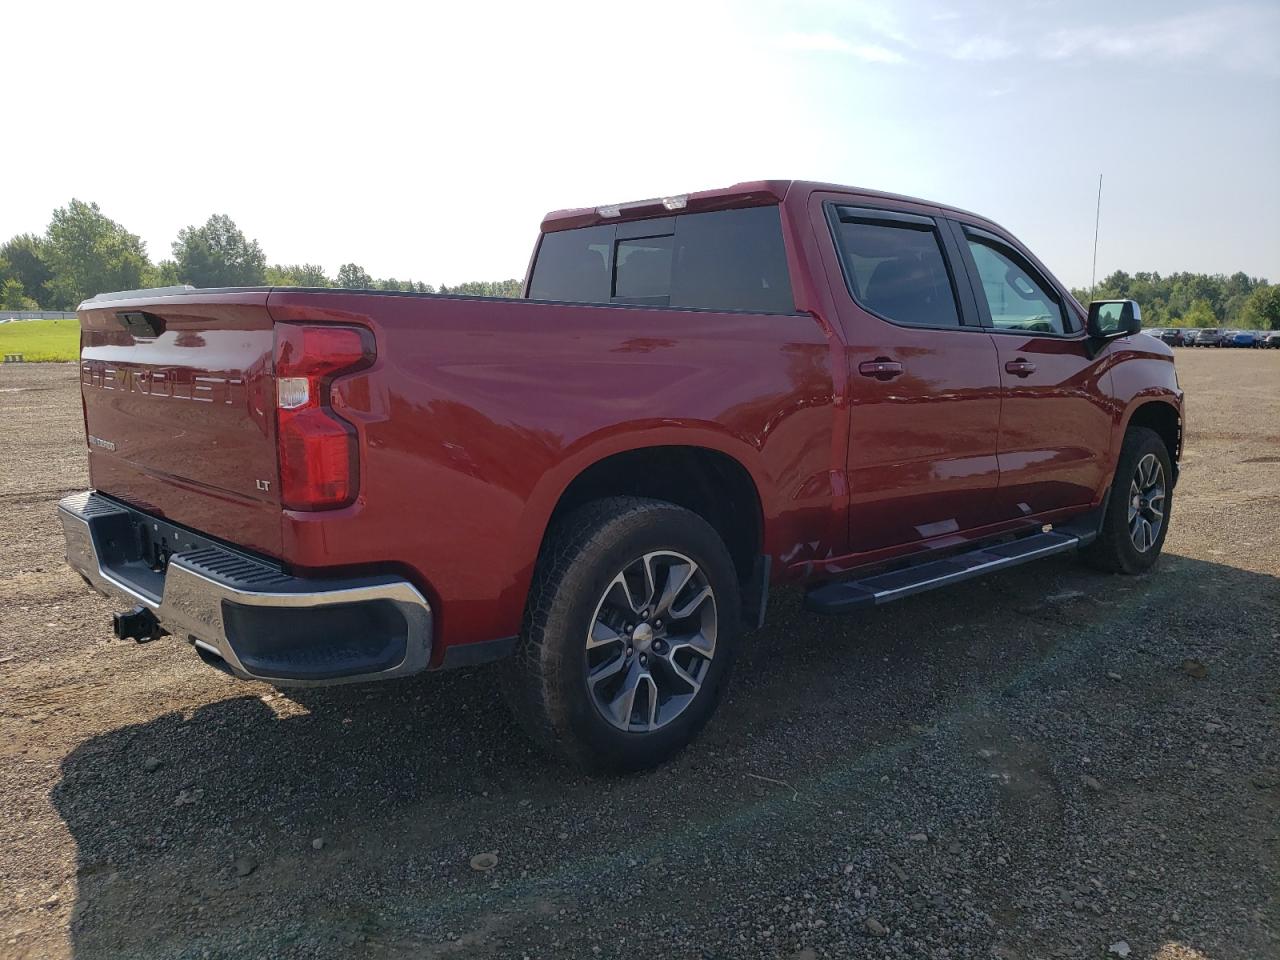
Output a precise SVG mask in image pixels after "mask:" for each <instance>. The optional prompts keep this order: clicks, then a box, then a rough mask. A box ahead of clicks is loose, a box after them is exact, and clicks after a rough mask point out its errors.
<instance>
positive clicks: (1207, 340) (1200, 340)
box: [1195, 327, 1222, 347]
mask: <svg viewBox="0 0 1280 960" xmlns="http://www.w3.org/2000/svg"><path fill="white" fill-rule="evenodd" d="M1195 345H1196V346H1197V347H1220V346H1222V331H1221V330H1219V329H1218V328H1217V327H1205V328H1204V329H1203V330H1198V331H1196V342H1195Z"/></svg>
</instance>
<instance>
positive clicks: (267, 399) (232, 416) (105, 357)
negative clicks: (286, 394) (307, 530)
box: [80, 291, 280, 556]
mask: <svg viewBox="0 0 1280 960" xmlns="http://www.w3.org/2000/svg"><path fill="white" fill-rule="evenodd" d="M266 302H267V294H266V293H265V292H262V291H258V292H247V293H213V294H210V293H204V292H202V293H198V294H192V295H186V296H179V297H167V298H164V299H163V300H158V301H157V300H147V301H114V302H111V303H110V305H109V306H107V307H101V308H96V309H89V310H82V311H81V315H80V326H81V334H80V383H81V387H80V390H81V395H82V397H83V399H84V408H85V424H86V430H87V433H88V434H89V436H90V437H96V438H98V439H99V440H101V441H104V442H105V443H106V444H112V445H114V447H115V449H114V450H112V449H108V448H107V447H105V446H103V445H97V444H93V443H91V444H90V446H89V480H90V482H91V483H92V484H93V486H94V487H95V488H96V489H98V490H102V491H105V492H107V493H110V494H112V495H113V496H117V497H119V498H120V499H122V500H126V501H128V502H130V503H132V504H134V505H135V506H137V507H139V508H140V509H143V510H146V511H148V512H151V513H156V514H159V515H160V516H163V517H168V518H171V519H173V520H174V521H176V522H179V523H183V524H185V525H187V526H190V527H193V528H195V529H197V530H200V531H202V532H204V533H207V534H209V535H211V536H214V537H218V538H220V539H223V540H227V541H230V542H232V543H236V544H240V545H241V546H244V547H247V548H249V549H251V550H256V551H259V552H261V553H267V554H271V555H273V556H275V555H279V553H280V506H279V500H278V498H277V497H276V495H275V489H276V485H275V482H274V480H275V476H276V442H275V382H274V379H273V377H272V369H271V348H272V342H273V337H274V333H273V324H272V321H271V317H270V316H269V315H268V314H267V310H266ZM142 309H146V310H147V311H148V312H151V313H153V314H155V315H157V316H159V317H160V318H161V319H162V320H163V321H164V324H165V329H164V332H163V333H161V334H160V336H158V337H156V338H155V339H154V340H148V339H143V340H136V339H134V337H133V336H132V335H131V334H130V333H129V331H127V330H126V329H125V328H124V327H123V326H121V324H120V323H119V322H118V320H117V318H116V315H117V313H118V312H119V311H125V310H142ZM258 480H263V481H265V482H266V483H267V484H268V487H269V489H268V490H266V491H263V490H260V489H259V488H258V484H257V481H258Z"/></svg>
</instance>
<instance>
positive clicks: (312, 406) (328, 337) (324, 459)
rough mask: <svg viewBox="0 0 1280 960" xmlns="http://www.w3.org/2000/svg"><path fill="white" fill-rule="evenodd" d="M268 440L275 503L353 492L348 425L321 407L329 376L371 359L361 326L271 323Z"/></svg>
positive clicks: (343, 497) (312, 506)
mask: <svg viewBox="0 0 1280 960" xmlns="http://www.w3.org/2000/svg"><path fill="white" fill-rule="evenodd" d="M275 332H276V351H275V374H276V443H277V444H278V446H279V459H280V502H281V504H282V505H283V506H284V507H286V508H288V509H290V510H332V509H334V508H336V507H345V506H346V505H347V504H349V503H351V502H352V501H353V500H355V498H356V491H357V489H358V488H359V482H360V450H359V445H358V443H357V439H356V430H355V427H353V426H352V425H351V424H350V423H348V422H347V421H346V420H343V419H342V418H341V417H339V416H338V415H337V414H336V413H334V412H333V410H332V409H331V408H330V406H329V390H330V386H331V384H332V383H333V381H334V379H335V378H336V377H338V376H341V375H342V374H348V373H353V372H355V371H356V370H359V369H361V368H363V367H367V366H368V365H369V364H370V363H372V362H373V355H374V344H373V335H372V334H371V333H370V332H369V331H368V330H366V329H364V328H363V327H344V326H336V325H333V326H330V325H324V326H321V325H319V324H316V325H309V324H300V323H278V324H276V328H275Z"/></svg>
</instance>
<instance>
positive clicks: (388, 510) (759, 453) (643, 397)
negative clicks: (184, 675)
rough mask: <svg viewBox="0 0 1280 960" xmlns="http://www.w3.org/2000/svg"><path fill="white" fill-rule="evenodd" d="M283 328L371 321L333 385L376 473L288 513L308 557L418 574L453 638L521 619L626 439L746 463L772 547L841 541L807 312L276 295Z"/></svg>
mask: <svg viewBox="0 0 1280 960" xmlns="http://www.w3.org/2000/svg"><path fill="white" fill-rule="evenodd" d="M269 309H270V311H271V313H272V316H273V317H274V318H275V319H276V320H277V321H299V320H312V321H315V320H320V321H325V320H328V321H340V322H355V323H361V324H365V325H368V326H369V327H371V328H372V329H373V330H374V333H375V337H376V339H377V344H378V359H377V361H376V363H375V364H374V366H373V367H371V368H370V369H368V370H367V371H364V372H363V373H361V374H358V375H356V376H353V377H348V378H344V379H343V380H340V381H339V382H338V383H337V384H335V397H334V407H335V409H337V410H339V412H340V413H341V414H342V415H343V416H344V417H346V418H347V419H349V420H350V421H351V422H353V423H354V424H355V425H356V427H357V430H358V432H359V434H360V438H361V446H362V453H363V464H364V474H363V476H362V479H361V485H360V495H359V499H358V500H357V502H356V503H355V504H354V505H353V506H351V507H349V508H346V509H344V510H338V511H327V512H324V513H316V514H305V513H286V515H285V524H284V541H285V542H284V554H285V556H286V557H287V558H288V559H289V560H290V562H291V563H293V564H294V565H295V566H298V567H300V568H303V569H306V568H309V567H331V566H334V565H338V566H361V565H386V564H387V563H388V561H394V562H395V563H396V564H398V565H400V566H402V567H404V568H405V569H406V570H407V571H408V572H409V573H410V574H411V575H412V576H413V578H414V579H415V580H416V581H418V582H419V584H420V585H422V586H423V587H424V588H425V589H426V590H427V592H428V594H429V595H430V596H431V599H432V601H433V604H434V605H435V606H436V607H437V609H438V612H439V621H438V625H439V642H438V644H437V651H436V656H437V658H438V657H439V656H440V655H441V654H442V652H443V649H444V648H445V647H446V646H449V645H452V644H457V643H466V642H471V641H478V640H486V639H491V638H496V637H503V636H510V635H513V634H515V633H517V632H518V630H519V626H520V620H521V617H522V614H523V609H524V601H525V595H526V592H527V590H528V586H529V582H530V579H531V576H532V572H533V566H534V561H535V560H536V558H537V554H538V549H539V546H540V544H541V541H542V537H543V533H544V531H545V529H546V525H547V521H548V519H549V517H550V516H551V513H552V511H553V509H554V508H555V505H556V502H557V501H558V499H559V497H560V495H561V494H562V493H563V491H564V490H565V488H566V487H567V486H568V485H569V483H570V482H571V481H572V480H573V479H574V478H575V477H576V476H577V475H578V474H579V473H580V472H581V471H582V470H584V469H585V468H586V467H588V466H590V465H591V464H593V463H595V462H597V461H599V460H601V459H603V458H604V457H607V456H609V455H610V454H613V453H617V452H621V451H623V450H630V449H635V448H637V447H645V446H659V445H667V444H676V445H681V444H683V445H696V446H704V447H708V448H710V449H714V450H718V451H720V452H722V453H725V454H728V455H729V456H731V457H734V458H735V459H736V460H737V461H738V462H739V463H741V464H742V465H743V466H744V467H745V468H746V469H747V471H748V472H749V473H750V475H751V476H752V478H753V480H754V481H755V483H756V486H757V489H758V490H759V493H760V497H761V505H762V510H763V513H764V520H765V531H766V543H765V550H766V552H781V551H782V550H784V549H786V547H787V546H790V545H791V544H794V543H796V542H798V541H800V540H802V539H817V538H818V537H820V536H821V537H826V536H827V535H828V534H829V530H830V526H831V524H832V520H833V517H834V516H836V513H835V512H834V511H833V509H832V470H833V453H832V449H831V446H832V436H833V430H832V424H833V416H834V413H833V397H832V394H833V390H832V377H831V369H830V362H831V361H830V352H829V348H828V340H827V337H826V335H825V334H824V332H823V330H822V328H821V326H820V325H819V323H818V322H817V321H816V320H815V319H814V318H813V317H811V316H807V315H797V316H772V315H758V314H730V313H716V312H704V311H683V310H667V309H651V308H626V307H600V306H586V305H569V304H553V303H542V302H537V301H522V300H509V301H502V300H486V299H451V298H443V297H396V296H378V295H342V296H340V297H338V296H333V295H325V294H322V293H304V292H296V291H295V292H275V293H273V294H272V296H271V299H270V301H269Z"/></svg>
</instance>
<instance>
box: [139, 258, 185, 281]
mask: <svg viewBox="0 0 1280 960" xmlns="http://www.w3.org/2000/svg"><path fill="white" fill-rule="evenodd" d="M181 283H182V281H181V280H179V279H178V265H177V264H176V263H175V262H174V261H172V260H161V261H160V262H159V263H157V264H155V265H154V266H153V267H151V269H150V270H148V271H147V274H146V284H147V286H148V287H176V286H179V285H181Z"/></svg>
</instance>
